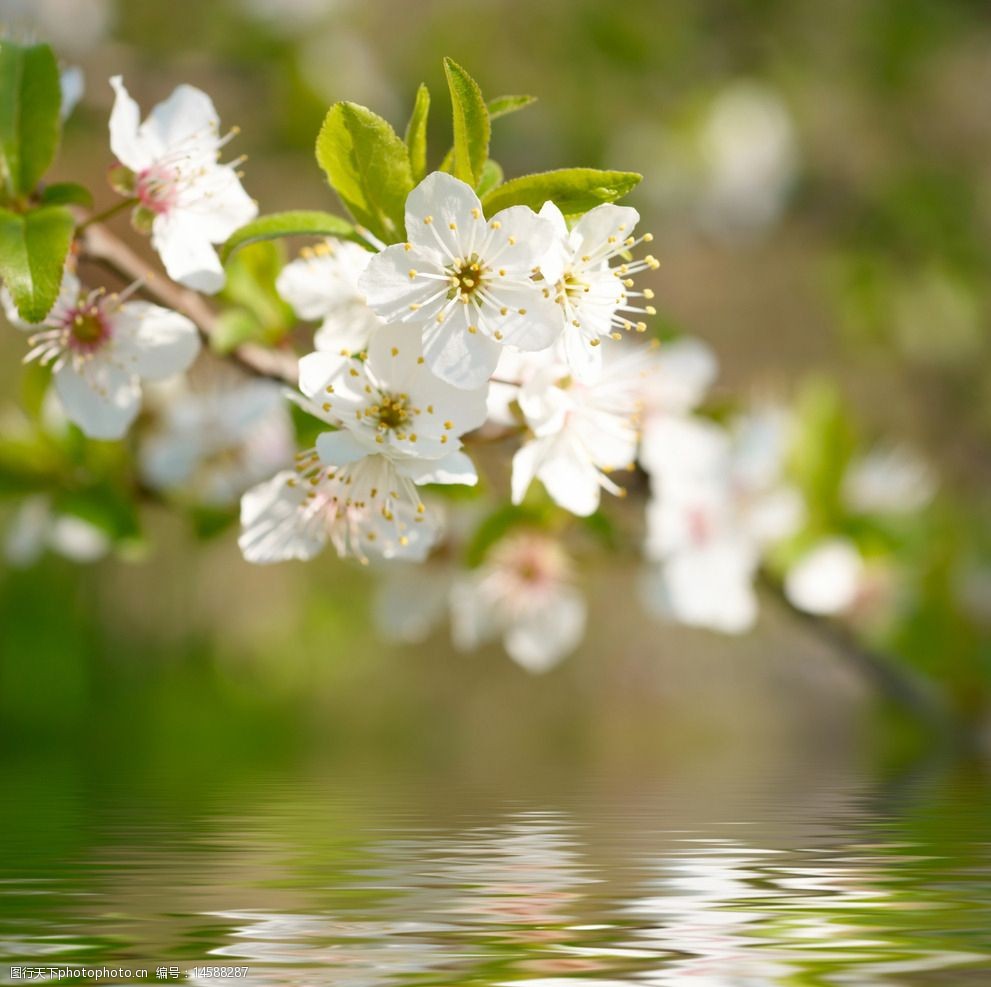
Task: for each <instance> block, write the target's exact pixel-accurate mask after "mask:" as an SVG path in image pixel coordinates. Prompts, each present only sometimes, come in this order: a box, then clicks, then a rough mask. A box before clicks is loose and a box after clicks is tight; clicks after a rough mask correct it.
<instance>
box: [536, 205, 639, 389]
mask: <svg viewBox="0 0 991 987" xmlns="http://www.w3.org/2000/svg"><path fill="white" fill-rule="evenodd" d="M540 215H541V216H542V217H544V218H545V219H547V220H548V221H549V222H550V223H551V225H552V226H553V228H554V232H555V240H554V243H553V245H552V247H551V249H550V250H549V251H548V253H547V255H546V256H545V257H543V258H542V259H541V262H540V269H541V272H542V274H543V276H544V278H545V279H546V280H547V281H548V283H549V284H550V285H552V286H553V288H552V294H553V298H554V303H555V305H556V307H557V316H558V322H559V325H560V326H561V346H562V349H563V354H564V359H565V362H566V363H567V364H568V367H569V369H570V370H571V372H572V373H573V374H574V375H575V376H576V377H577V378H578V379H579V380H583V381H590V380H594V379H595V378H596V377H597V376H598V375H599V373H600V372H601V370H602V349H601V345H600V344H601V343H602V340H603V339H608V338H612V339H618V338H620V336H621V332H620V331H621V330H631V329H636V330H637V331H638V332H645V331H646V329H647V325H646V323H645V322H643V321H641V316H643V315H654V314H655V313H654V308H653V306H652V305H643V304H641V303H640V299H648V300H649V299H651V298H653V297H654V293H653V292H652V291H651V290H650V289H646V290H644V291H634V290H633V275H634V274H636V273H638V272H639V271H642V270H645V269H646V268H656V267H657V261H656V260H655V259H654V258H653V257H651V256H649V255H648V256H647V257H646V258H645V259H643V260H641V261H633V260H630V259H629V258H628V257H627V256H626V255H628V253H629V251H630V250H632V249H633V247H635V246H636V245H637V244H639V243H642V242H645V241H646V242H649V241H650V240H651V236H650V234H649V233H647V234H644V235H643V236H641V237H639V238H637V237H635V236H633V230H634V228H635V227H636V225H637V223H638V222H639V221H640V216H639V214H638V213H637V211H636V209H631V208H630V207H629V206H616V205H612V204H611V203H604V204H603V205H600V206H596V207H595V208H594V209H591V210H589V211H588V212H587V213H585V215H584V216H582V218H581V219H579V220H578V222H577V223H576V224H575V226H574V227H573V228H572V229H571V230H569V229H568V224H567V223H566V222H565V219H564V216H563V214H562V213H561V210H560V209H559V208H558V207H557V206H556V205H554V203H553V202H546V203H544V206H543V208H542V209H541V210H540ZM617 257H619V258H620V259H621V262H620V263H619V264H616V265H615V266H611V265H610V261H611V260H613V259H615V258H617Z"/></svg>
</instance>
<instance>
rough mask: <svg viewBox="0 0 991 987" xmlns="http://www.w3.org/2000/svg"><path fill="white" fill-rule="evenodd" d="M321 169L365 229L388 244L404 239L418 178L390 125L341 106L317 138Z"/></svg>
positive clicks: (330, 112) (329, 115) (332, 111)
mask: <svg viewBox="0 0 991 987" xmlns="http://www.w3.org/2000/svg"><path fill="white" fill-rule="evenodd" d="M317 163H318V164H319V165H320V167H321V168H323V170H324V172H325V173H326V175H327V179H328V181H329V182H330V184H331V186H332V187H333V188H334V191H336V192H337V194H338V195H339V196H340V198H341V201H342V202H343V203H344V205H345V206H346V207H347V210H348V212H350V213H351V215H352V216H354V218H355V219H356V220H357V221H358V222H359V223H360V224H361V225H362V226H365V227H367V228H368V229H369V230H371V232H372V233H374V234H375V236H377V237H378V238H379V239H380V240H384V241H385V242H386V243H398V242H399V241H400V240H402V239H403V237H404V236H405V228H406V225H405V212H406V196H408V195H409V193H410V191H411V190H412V188H413V172H412V169H411V167H410V159H409V152H408V151H407V150H406V145H405V143H403V141H402V140H401V139H400V138H399V136H398V134H396V132H395V131H394V130H393V129H392V127H391V126H390V125H389V124H388V122H387V121H385V120H383V119H382V118H381V117H380V116H377V115H376V114H374V113H372V111H371V110H369V109H366V108H365V107H364V106H359V105H358V104H357V103H335V104H334V105H333V106H332V107H331V108H330V109H329V110H328V112H327V116H326V118H325V119H324V122H323V126H322V127H321V128H320V134H319V136H318V137H317Z"/></svg>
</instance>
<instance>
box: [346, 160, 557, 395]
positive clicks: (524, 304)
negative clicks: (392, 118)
mask: <svg viewBox="0 0 991 987" xmlns="http://www.w3.org/2000/svg"><path fill="white" fill-rule="evenodd" d="M406 235H407V237H408V238H409V239H408V242H407V243H400V244H393V245H391V246H388V247H386V248H385V249H384V250H383V251H382V252H381V253H379V254H376V255H375V256H373V257H372V259H371V261H370V262H369V264H368V268H367V270H366V271H365V273H364V274H363V275H362V277H361V279H360V281H359V285H360V287H361V289H362V290H363V291H364V293H365V296H366V297H367V299H368V303H369V305H371V307H372V308H373V309H374V310H375V311H376V312H377V313H378V315H379V316H381V317H382V318H383V319H385V320H386V321H387V322H402V323H408V324H409V325H410V327H411V328H415V329H416V330H418V331H419V332H421V333H422V337H423V356H424V358H425V360H426V363H427V366H428V367H430V369H431V370H432V371H433V372H434V373H435V374H436V375H437V376H438V377H440V378H441V379H443V380H445V381H447V382H448V383H450V384H453V385H454V386H455V387H463V388H477V387H480V386H481V385H482V384H484V383H485V381H486V380H488V378H489V376H490V375H491V374H492V371H493V370H494V369H495V366H496V363H497V362H498V359H499V352H500V347H501V346H505V345H508V346H515V347H516V348H517V349H521V350H542V349H544V348H546V347H548V346H550V345H551V344H552V343H553V342H554V340H555V339H556V338H557V336H558V335H559V333H560V320H559V319H558V318H557V317H556V313H555V311H554V302H553V299H552V297H551V293H550V290H549V288H548V287H547V285H546V284H541V283H540V282H538V281H536V280H535V279H534V273H535V270H536V267H537V264H538V263H539V261H540V259H541V258H542V257H544V256H546V254H547V251H548V249H549V247H550V245H551V242H552V240H553V237H554V228H553V226H552V225H551V223H550V222H549V221H548V220H546V219H543V218H541V217H539V216H537V215H536V213H534V212H533V210H532V209H529V208H527V207H526V206H512V207H510V208H509V209H504V210H502V212H500V213H497V214H496V215H495V216H493V217H492V219H490V220H486V218H485V216H484V215H483V213H482V205H481V203H480V202H479V199H478V196H477V195H475V193H474V191H472V189H471V188H470V187H469V186H468V185H466V184H465V183H464V182H461V181H458V179H456V178H453V177H452V176H451V175H446V174H444V173H442V172H434V173H433V174H431V175H428V176H427V177H426V178H425V179H424V180H423V181H422V182H421V183H420V184H419V185H418V186H417V187H416V188H415V189H413V191H412V192H410V194H409V198H408V199H407V201H406Z"/></svg>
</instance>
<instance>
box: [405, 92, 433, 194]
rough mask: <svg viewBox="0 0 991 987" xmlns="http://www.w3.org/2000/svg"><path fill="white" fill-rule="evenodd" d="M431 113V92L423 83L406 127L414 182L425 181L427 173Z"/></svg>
mask: <svg viewBox="0 0 991 987" xmlns="http://www.w3.org/2000/svg"><path fill="white" fill-rule="evenodd" d="M429 113H430V90H429V89H427V87H426V86H425V85H423V83H422V82H421V83H420V88H419V89H417V91H416V102H415V103H414V104H413V113H412V115H411V116H410V118H409V123H408V124H407V125H406V147H407V149H408V150H409V164H410V169H411V170H412V172H413V181H414V182H419V181H422V180H423V176H424V175H426V173H427V117H428V115H429Z"/></svg>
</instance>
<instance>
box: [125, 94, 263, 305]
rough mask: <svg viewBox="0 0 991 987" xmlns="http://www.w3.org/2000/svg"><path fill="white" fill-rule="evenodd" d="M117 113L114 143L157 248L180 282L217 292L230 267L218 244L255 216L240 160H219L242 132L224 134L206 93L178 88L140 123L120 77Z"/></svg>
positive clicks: (132, 101)
mask: <svg viewBox="0 0 991 987" xmlns="http://www.w3.org/2000/svg"><path fill="white" fill-rule="evenodd" d="M110 85H111V86H112V87H113V89H114V92H115V93H116V99H115V101H114V107H113V111H112V112H111V114H110V147H111V150H112V151H113V153H114V155H115V156H116V158H117V160H118V161H119V162H120V163H121V164H122V165H123V166H124V167H125V168H127V169H129V171H130V172H131V173H132V176H131V183H132V184H133V195H134V196H135V198H136V199H137V201H138V211H139V213H140V214H141V215H142V216H144V218H145V219H147V220H149V221H150V227H151V242H152V246H153V247H154V248H155V250H156V251H157V252H158V254H159V256H160V257H161V258H162V263H163V264H164V265H165V270H166V271H167V272H168V275H169V277H170V278H172V279H173V280H174V281H179V282H180V283H182V284H184V285H187V286H188V287H190V288H195V289H197V290H198V291H204V292H215V291H218V290H219V289H220V288H221V287H223V284H224V271H223V267H222V266H221V264H220V258H219V257H218V256H217V252H216V250H215V249H214V247H213V245H214V244H217V243H223V242H224V241H225V240H226V239H227V238H228V237H229V236H230V235H231V234H232V233H233V232H234V231H235V230H236V229H237V228H238V227H240V226H243V225H244V224H245V223H247V222H249V221H250V220H252V219H254V218H255V216H256V215H257V213H258V208H257V206H256V205H255V203H254V202H253V201H252V199H251V198H249V196H248V194H247V193H246V192H245V191H244V189H243V188H242V186H241V180H240V178H239V177H238V173H237V170H236V165H237V162H233V163H230V164H221V163H220V151H221V148H223V146H224V145H225V144H226V143H227V141H228V140H229V138H230V137H231V136H233V135H234V134H235V133H236V130H232V131H231V132H230V133H229V134H228V135H227V136H223V135H221V133H220V119H219V117H218V116H217V111H216V110H215V109H214V106H213V102H212V101H211V99H210V97H209V96H207V95H206V93H204V92H201V91H200V90H199V89H196V88H194V87H193V86H186V85H183V86H178V87H177V88H176V89H175V91H174V92H173V93H172V95H171V96H170V97H169V98H168V99H167V100H165V101H164V102H162V103H159V104H158V105H157V106H155V107H154V108H153V109H152V111H151V113H150V114H149V115H148V117H147V118H146V119H145V120H144V122H141V114H140V110H139V109H138V105H137V103H135V101H134V100H133V99H132V98H131V97H130V96H129V95H128V93H127V90H126V89H125V88H124V84H123V82H122V81H121V78H120V76H114V77H113V78H112V79H111V80H110Z"/></svg>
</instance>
